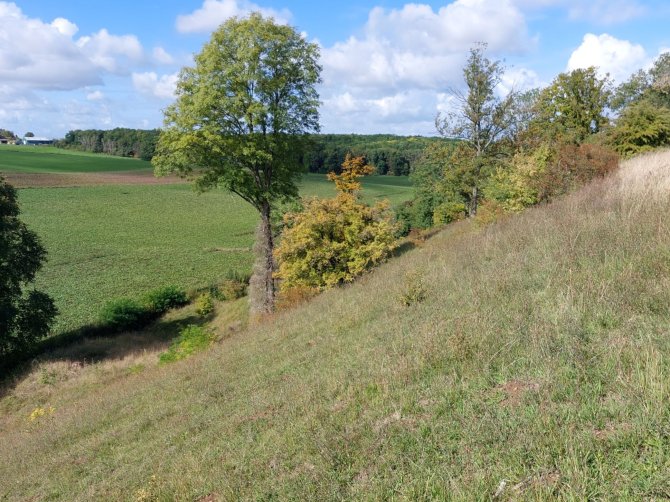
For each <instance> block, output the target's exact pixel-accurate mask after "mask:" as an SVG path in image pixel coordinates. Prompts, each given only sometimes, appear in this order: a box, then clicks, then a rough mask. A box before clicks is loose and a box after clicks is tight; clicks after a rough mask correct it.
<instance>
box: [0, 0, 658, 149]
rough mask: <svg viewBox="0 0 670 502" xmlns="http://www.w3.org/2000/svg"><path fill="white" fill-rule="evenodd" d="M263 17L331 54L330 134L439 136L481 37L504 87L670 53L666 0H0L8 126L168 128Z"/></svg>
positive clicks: (326, 96)
mask: <svg viewBox="0 0 670 502" xmlns="http://www.w3.org/2000/svg"><path fill="white" fill-rule="evenodd" d="M256 2H258V3H256ZM252 11H259V12H261V13H262V14H263V15H266V16H272V17H274V18H275V20H276V21H277V22H281V23H287V24H290V25H291V26H294V27H295V28H296V29H297V30H298V31H299V32H301V33H303V34H304V36H305V37H306V38H307V39H308V40H309V41H311V42H314V43H317V44H318V45H319V46H320V49H321V64H322V66H323V71H322V78H323V82H322V83H321V84H320V85H319V94H320V97H321V102H322V105H321V108H320V121H321V129H322V132H324V133H358V134H369V133H392V134H400V135H413V134H419V135H434V134H435V126H434V119H435V116H436V114H437V113H438V112H440V111H446V110H449V109H450V107H452V106H453V95H452V93H453V91H454V90H458V89H460V88H462V86H463V77H462V67H463V64H464V62H465V60H466V59H467V56H468V53H469V50H470V48H472V47H473V46H474V45H475V44H476V43H479V42H484V43H486V44H487V47H488V48H487V54H488V56H489V57H490V58H492V59H496V60H502V61H504V66H505V74H504V77H503V81H502V83H501V86H500V89H499V92H500V93H505V92H507V91H508V90H510V89H515V90H525V89H530V88H534V87H540V86H544V85H547V84H548V83H550V82H551V81H552V80H553V78H554V77H555V76H556V75H557V74H559V73H561V72H564V71H569V70H573V69H576V68H586V67H588V66H592V65H593V66H597V67H598V68H599V69H600V72H601V73H602V74H603V75H604V74H605V73H608V74H609V75H610V77H611V78H612V79H613V80H614V81H615V83H617V82H622V81H625V80H626V79H627V78H628V77H629V76H630V74H631V73H632V72H634V71H636V70H637V69H640V68H648V67H649V66H650V65H651V64H652V63H653V61H654V59H655V58H656V57H658V55H659V54H660V53H662V52H664V51H666V50H670V30H668V29H667V26H668V25H669V22H670V2H667V1H665V0H589V1H582V0H453V1H442V2H439V1H430V2H425V3H404V2H402V1H394V0H363V1H353V0H338V1H334V0H321V1H311V2H307V1H305V2H301V1H297V0H253V1H252V0H151V1H149V0H133V1H129V0H114V1H111V0H95V1H92V0H61V1H58V2H54V1H53V0H26V1H14V2H6V1H2V0H0V128H4V129H9V130H12V131H14V132H15V133H16V134H18V135H23V134H24V133H25V132H28V131H30V132H33V133H34V134H35V135H36V136H40V137H49V138H61V137H63V136H64V135H65V133H66V132H67V131H69V130H72V129H94V128H95V129H112V128H114V127H131V128H143V129H148V128H156V127H160V126H161V125H162V120H163V112H162V110H164V109H165V107H166V106H168V105H169V104H170V103H171V102H172V101H173V100H174V88H175V83H176V81H177V78H178V73H179V70H180V69H181V68H182V67H184V66H188V65H190V64H192V61H193V55H194V54H196V53H198V52H199V51H200V50H201V49H202V46H203V44H204V43H206V42H207V41H208V40H209V37H210V35H211V33H212V32H213V31H214V30H215V29H216V28H217V26H218V25H219V24H220V23H222V22H224V21H225V20H226V19H228V18H230V17H231V16H245V15H248V14H249V13H250V12H252Z"/></svg>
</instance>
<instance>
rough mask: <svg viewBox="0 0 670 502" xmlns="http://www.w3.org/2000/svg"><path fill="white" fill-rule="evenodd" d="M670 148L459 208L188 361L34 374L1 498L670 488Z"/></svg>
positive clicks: (563, 494) (0, 435)
mask: <svg viewBox="0 0 670 502" xmlns="http://www.w3.org/2000/svg"><path fill="white" fill-rule="evenodd" d="M669 157H670V154H664V155H661V156H658V157H649V158H646V159H642V160H639V159H638V160H636V161H632V162H630V163H627V164H625V165H624V166H623V167H622V169H621V170H620V172H618V173H617V174H616V176H612V177H610V178H608V179H606V180H603V181H599V182H597V183H594V184H592V185H590V186H588V187H586V188H585V189H583V190H581V191H579V192H578V193H575V194H573V195H571V196H569V197H567V198H565V199H564V200H561V201H558V202H557V203H555V204H552V205H549V206H545V207H539V208H535V209H532V210H529V211H527V212H525V213H524V214H522V215H520V216H518V217H514V218H510V219H508V220H505V221H504V222H500V223H497V224H493V225H490V226H488V227H484V228H476V227H473V226H471V225H470V224H469V223H468V222H461V223H458V224H456V225H451V226H449V227H448V228H447V229H446V230H445V231H443V232H442V233H440V234H438V235H436V236H435V237H433V238H432V239H430V240H429V241H427V242H426V243H425V244H424V245H423V246H422V247H420V248H418V249H415V250H413V251H411V252H408V253H406V254H404V255H403V256H401V257H399V258H397V259H395V260H393V261H392V262H390V263H388V264H386V265H384V266H383V267H381V268H380V269H379V270H377V271H376V272H375V273H373V274H370V275H368V276H365V277H364V278H363V279H362V280H361V281H359V282H358V283H356V284H354V285H352V286H348V287H345V288H341V289H338V290H334V291H329V292H326V293H324V294H322V295H319V296H318V297H316V298H314V299H313V300H312V301H311V302H309V303H307V304H304V305H301V306H298V307H297V308H295V309H294V310H292V311H287V312H283V313H279V314H277V315H275V316H273V317H272V318H270V319H269V320H268V321H267V322H266V323H265V324H261V325H259V326H255V327H253V328H250V329H248V330H244V329H240V330H239V331H237V332H235V333H231V336H228V337H227V338H225V339H224V340H223V341H222V342H221V343H220V344H218V345H217V347H216V348H215V349H214V350H212V351H211V352H209V353H201V354H197V355H196V356H193V357H191V358H189V359H187V360H185V361H182V362H180V363H175V364H172V365H166V366H163V367H156V366H153V367H146V368H145V369H144V370H142V371H140V372H139V373H137V374H126V375H123V376H121V375H119V376H118V378H111V379H107V380H104V383H103V384H100V383H96V380H95V379H91V380H86V379H82V377H81V376H80V373H79V372H81V369H78V368H73V367H71V366H67V365H61V366H58V372H59V373H58V374H59V375H62V376H58V377H57V378H56V379H57V380H58V381H59V382H60V381H62V382H63V383H62V384H57V385H55V386H53V387H52V388H53V391H49V390H48V389H45V388H42V389H40V385H42V386H45V385H48V384H41V383H40V381H39V376H37V375H36V374H35V373H32V374H30V375H28V376H27V377H26V379H25V380H24V381H23V382H18V384H17V386H16V387H15V388H14V389H13V390H11V392H9V393H8V395H7V396H5V397H4V398H3V399H2V402H1V405H0V406H1V408H0V409H1V410H2V413H3V421H2V422H0V423H1V424H2V426H1V428H0V479H2V480H5V481H4V483H1V484H0V499H2V498H3V497H4V498H6V499H8V500H25V499H29V498H31V497H34V498H35V499H37V500H40V499H60V500H91V499H113V500H128V499H130V500H140V499H145V500H197V499H199V498H202V499H205V500H206V497H216V499H220V500H239V499H245V500H250V499H253V500H273V499H274V500H342V499H364V500H388V499H394V500H473V499H475V500H488V499H491V498H493V497H494V496H495V497H496V499H497V500H548V499H565V500H596V499H600V500H661V499H666V498H669V497H670V435H669V434H668V427H669V424H670V411H669V410H670V336H668V335H669V334H670V251H669V250H670V219H668V218H667V217H666V215H667V214H669V213H670V200H669V199H668V196H667V194H668V192H667V187H668V181H669V180H670V158H669ZM652 159H655V160H653V162H657V164H656V165H657V167H655V168H649V167H648V166H649V165H650V164H651V162H652ZM640 166H642V167H640ZM412 272H417V273H419V274H421V276H422V277H425V278H426V280H425V289H426V290H425V298H424V299H423V300H422V301H420V302H416V303H413V304H411V305H409V306H405V305H403V304H402V303H401V302H399V301H398V298H399V297H400V296H401V295H402V292H403V288H405V287H406V285H405V284H404V282H403V280H402V278H403V277H405V276H406V274H408V273H412ZM138 357H140V356H138ZM68 382H70V383H68ZM75 382H81V385H79V384H75ZM22 389H23V390H22ZM33 396H34V397H33ZM36 407H40V408H41V409H43V410H47V411H45V412H44V415H42V416H41V418H38V419H36V420H34V421H32V422H30V421H29V419H28V417H29V416H30V415H31V412H33V411H34V409H35V408H36ZM51 407H52V408H54V409H55V411H54V412H53V413H50V412H49V411H48V410H49V409H50V408H51Z"/></svg>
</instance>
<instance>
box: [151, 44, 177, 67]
mask: <svg viewBox="0 0 670 502" xmlns="http://www.w3.org/2000/svg"><path fill="white" fill-rule="evenodd" d="M153 56H154V60H155V61H156V62H157V63H159V64H165V65H169V64H173V63H174V58H173V57H172V56H171V55H170V54H169V53H168V52H167V51H166V50H165V49H163V48H162V47H154V51H153Z"/></svg>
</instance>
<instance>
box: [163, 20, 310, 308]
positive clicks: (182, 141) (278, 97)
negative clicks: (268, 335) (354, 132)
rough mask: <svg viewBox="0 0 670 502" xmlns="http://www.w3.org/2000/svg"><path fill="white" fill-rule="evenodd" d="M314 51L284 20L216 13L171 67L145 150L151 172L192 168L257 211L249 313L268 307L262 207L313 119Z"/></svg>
mask: <svg viewBox="0 0 670 502" xmlns="http://www.w3.org/2000/svg"><path fill="white" fill-rule="evenodd" d="M318 59H319V49H318V46H317V45H316V44H313V43H309V42H307V41H306V40H305V39H304V38H303V36H301V35H300V34H299V33H297V32H296V30H295V29H294V28H292V27H290V26H283V25H278V24H276V23H275V22H274V21H273V20H272V19H266V18H263V17H262V16H261V15H259V14H252V15H251V16H250V17H249V18H247V19H239V18H232V19H230V20H228V21H226V22H225V23H224V24H222V25H221V26H220V27H219V28H218V29H217V30H216V31H215V32H214V33H213V34H212V37H211V40H210V41H209V42H208V43H207V44H206V45H205V46H204V47H203V49H202V51H201V52H200V53H199V54H197V55H196V56H195V64H194V66H192V67H187V68H184V69H183V70H182V71H181V74H180V76H179V80H178V83H177V90H176V95H177V99H176V102H175V103H174V104H172V105H171V106H169V107H168V108H167V110H166V111H165V127H164V129H163V131H162V133H161V136H160V139H159V142H158V146H157V153H156V156H155V157H154V158H153V163H154V165H155V168H156V171H157V173H159V174H162V173H167V172H175V171H176V172H178V173H180V174H182V175H185V176H188V175H192V176H193V177H194V178H195V181H196V186H197V187H198V188H199V189H202V190H204V189H208V188H212V187H223V188H226V189H228V190H230V191H231V192H233V193H235V194H237V195H238V196H240V197H241V198H242V199H244V200H245V201H247V202H248V203H249V204H251V205H252V206H254V207H255V208H256V209H257V210H258V211H259V213H260V217H261V222H260V224H259V231H258V234H257V235H258V237H257V238H258V242H257V245H256V250H257V262H256V267H255V269H254V277H253V278H252V310H253V311H254V312H255V313H267V312H270V311H272V309H273V307H274V299H275V288H274V280H273V268H274V261H273V247H274V245H273V233H272V228H271V225H272V223H271V211H272V208H273V207H274V206H275V204H277V203H278V202H280V201H282V200H285V199H290V198H293V197H296V196H297V195H298V188H297V184H296V183H297V180H298V177H299V175H300V173H301V170H302V169H301V165H300V162H299V158H300V154H301V152H302V151H303V150H304V145H305V141H306V136H307V134H309V133H312V132H317V131H318V129H319V121H318V105H319V96H318V94H317V91H316V88H315V86H316V84H317V83H318V82H320V76H319V75H320V71H321V67H320V65H319V63H318ZM254 297H255V298H256V301H254V299H253V298H254Z"/></svg>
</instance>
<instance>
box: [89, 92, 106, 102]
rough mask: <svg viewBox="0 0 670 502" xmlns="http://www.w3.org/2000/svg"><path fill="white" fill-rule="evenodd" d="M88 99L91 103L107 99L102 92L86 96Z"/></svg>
mask: <svg viewBox="0 0 670 502" xmlns="http://www.w3.org/2000/svg"><path fill="white" fill-rule="evenodd" d="M86 99H87V100H89V101H101V100H103V99H105V95H104V94H103V93H102V91H92V92H89V93H88V94H86Z"/></svg>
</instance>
